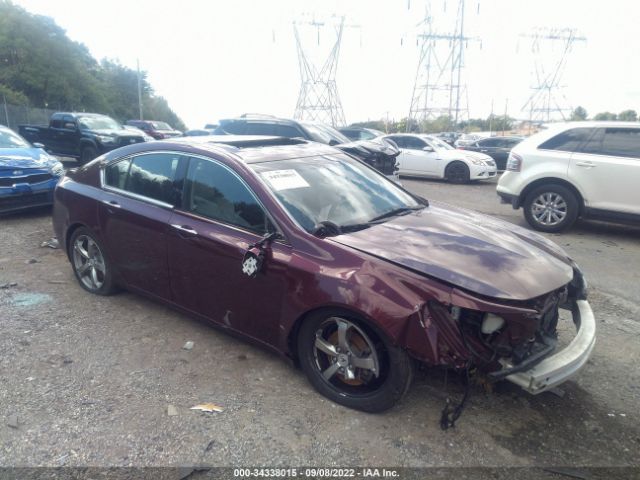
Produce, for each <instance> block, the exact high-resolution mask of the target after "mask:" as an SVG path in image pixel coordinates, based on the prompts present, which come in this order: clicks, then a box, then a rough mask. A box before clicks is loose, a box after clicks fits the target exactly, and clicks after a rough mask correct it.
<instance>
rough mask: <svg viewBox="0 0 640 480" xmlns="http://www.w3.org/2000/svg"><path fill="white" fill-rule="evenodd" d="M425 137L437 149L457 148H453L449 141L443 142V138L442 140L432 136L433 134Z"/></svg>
mask: <svg viewBox="0 0 640 480" xmlns="http://www.w3.org/2000/svg"><path fill="white" fill-rule="evenodd" d="M425 139H426V140H427V141H428V142H429V144H430V145H431V146H432V147H433V148H434V149H435V150H455V148H453V147H452V146H451V145H449V144H448V143H447V142H443V141H442V140H440V139H439V138H437V137H432V136H431V135H429V136H427V137H425Z"/></svg>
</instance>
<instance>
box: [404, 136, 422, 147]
mask: <svg viewBox="0 0 640 480" xmlns="http://www.w3.org/2000/svg"><path fill="white" fill-rule="evenodd" d="M405 138H406V142H405V147H404V148H408V149H409V150H422V149H423V148H424V147H426V146H427V142H425V141H424V140H421V139H419V138H418V137H405Z"/></svg>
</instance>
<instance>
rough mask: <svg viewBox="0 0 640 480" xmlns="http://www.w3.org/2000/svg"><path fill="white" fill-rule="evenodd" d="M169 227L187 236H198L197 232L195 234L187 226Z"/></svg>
mask: <svg viewBox="0 0 640 480" xmlns="http://www.w3.org/2000/svg"><path fill="white" fill-rule="evenodd" d="M171 226H172V227H173V228H175V229H176V230H180V231H181V232H184V233H187V234H189V235H198V232H196V231H195V230H194V229H193V228H191V227H190V226H188V225H178V224H174V223H172V224H171Z"/></svg>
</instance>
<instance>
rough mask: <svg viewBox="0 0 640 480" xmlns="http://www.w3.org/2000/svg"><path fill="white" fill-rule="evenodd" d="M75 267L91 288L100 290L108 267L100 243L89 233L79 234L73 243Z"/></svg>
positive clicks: (84, 282)
mask: <svg viewBox="0 0 640 480" xmlns="http://www.w3.org/2000/svg"><path fill="white" fill-rule="evenodd" d="M73 268H74V269H75V271H76V273H77V275H78V278H79V279H80V281H81V282H82V284H83V285H84V286H85V287H86V288H87V289H89V290H100V288H101V287H102V285H104V282H105V276H106V272H107V268H106V265H105V262H104V257H103V256H102V252H101V251H100V248H99V247H98V244H97V243H96V242H95V241H94V240H93V239H92V238H91V237H89V236H88V235H79V236H78V237H77V238H76V239H75V242H74V243H73Z"/></svg>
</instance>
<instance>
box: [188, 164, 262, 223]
mask: <svg viewBox="0 0 640 480" xmlns="http://www.w3.org/2000/svg"><path fill="white" fill-rule="evenodd" d="M183 207H184V209H185V210H186V211H188V212H192V213H195V214H197V215H201V216H203V217H207V218H210V219H212V220H217V221H220V222H223V223H228V224H230V225H234V226H237V227H241V228H244V229H246V230H250V231H252V232H255V233H257V234H259V235H263V234H265V233H267V232H268V231H271V230H272V228H271V227H270V223H269V220H268V217H267V215H266V214H265V212H264V210H263V209H262V206H261V205H260V204H259V203H258V201H257V200H256V198H255V197H254V195H253V194H252V193H251V191H250V190H249V189H248V187H247V186H246V185H245V184H244V183H243V182H242V181H241V180H240V179H239V178H238V177H237V176H236V175H235V174H233V173H232V172H231V171H230V170H229V169H228V168H226V167H224V166H222V165H220V164H219V163H216V162H213V161H210V160H203V159H200V158H191V159H190V160H189V169H188V171H187V180H186V182H185V194H184V197H183Z"/></svg>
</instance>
